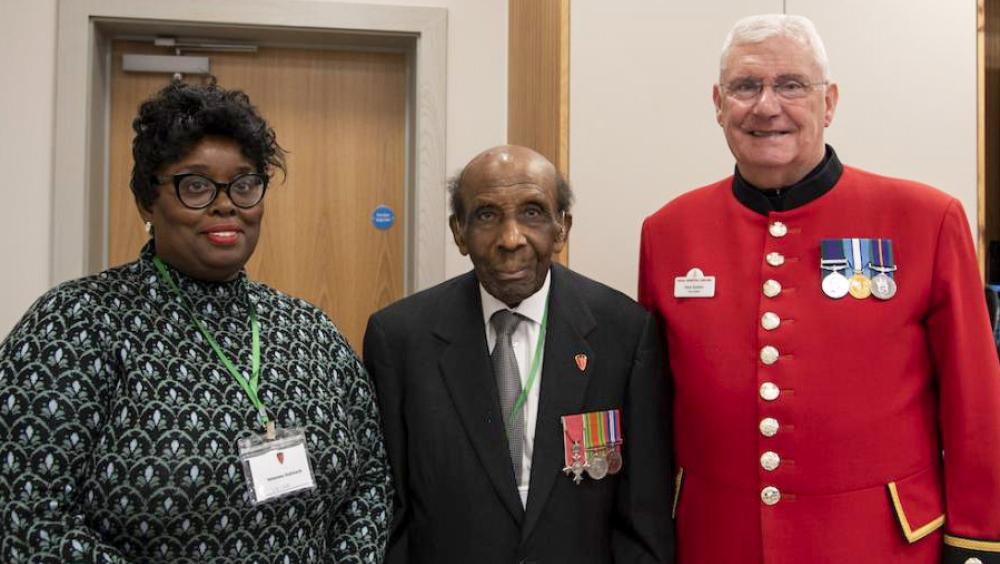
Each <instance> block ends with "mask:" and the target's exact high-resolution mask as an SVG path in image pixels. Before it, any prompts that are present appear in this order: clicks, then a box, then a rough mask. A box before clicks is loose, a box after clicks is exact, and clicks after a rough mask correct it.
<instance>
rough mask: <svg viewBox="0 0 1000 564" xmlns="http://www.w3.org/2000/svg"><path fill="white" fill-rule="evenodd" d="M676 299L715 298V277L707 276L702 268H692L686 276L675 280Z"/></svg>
mask: <svg viewBox="0 0 1000 564" xmlns="http://www.w3.org/2000/svg"><path fill="white" fill-rule="evenodd" d="M674 297H675V298H714V297H715V276H705V274H704V273H703V272H702V271H701V269H700V268H692V269H691V270H689V271H688V273H687V275H686V276H678V277H676V278H674Z"/></svg>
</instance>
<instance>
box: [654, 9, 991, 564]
mask: <svg viewBox="0 0 1000 564" xmlns="http://www.w3.org/2000/svg"><path fill="white" fill-rule="evenodd" d="M837 98H838V90H837V85H836V84H834V83H832V82H831V81H830V77H829V74H828V70H827V60H826V54H825V50H824V48H823V45H822V43H821V40H820V39H819V37H818V35H817V34H816V31H815V28H814V27H813V25H812V23H810V22H809V21H808V20H806V19H805V18H801V17H795V16H783V15H776V16H755V17H751V18H747V19H745V20H742V21H740V22H738V23H737V24H736V26H735V27H734V28H733V30H732V31H731V32H730V34H729V37H728V38H727V40H726V42H725V46H724V48H723V54H722V60H721V69H720V76H719V83H718V85H716V86H715V87H714V89H713V99H714V101H715V107H716V117H717V119H718V122H719V124H720V125H721V126H722V128H723V131H724V133H725V136H726V141H727V142H728V144H729V147H730V149H731V150H732V153H733V155H734V156H735V158H736V172H735V174H734V175H733V176H731V177H729V178H726V179H724V180H721V181H719V182H716V183H714V184H711V185H709V186H705V187H703V188H700V189H697V190H694V191H692V192H689V193H687V194H685V195H683V196H681V197H679V198H677V199H675V200H674V201H672V202H670V203H669V204H667V205H666V206H664V207H663V208H662V209H660V210H659V211H657V212H656V213H655V214H653V215H652V216H650V217H649V218H647V219H646V221H645V223H644V225H643V231H642V248H641V253H640V269H639V297H640V301H641V302H643V303H644V304H645V305H646V306H647V307H649V308H651V309H653V310H654V311H655V312H656V313H657V315H658V317H659V318H660V320H661V322H662V323H663V327H664V330H665V334H666V340H667V345H668V350H669V356H670V366H671V369H672V373H673V379H674V389H675V390H674V391H675V405H674V414H675V422H676V425H675V426H674V428H675V430H676V431H675V435H676V437H675V439H676V440H675V443H676V446H675V448H676V461H677V469H676V470H677V475H678V479H677V494H676V495H677V497H676V498H675V500H674V504H675V505H674V508H675V512H676V513H675V515H676V528H677V539H678V550H679V553H678V561H679V562H681V563H682V564H691V563H698V562H706V563H709V562H711V563H718V562H740V563H755V562H762V563H768V564H771V563H804V562H809V563H817V562H823V563H826V562H829V563H851V564H857V563H867V562H871V563H880V564H881V563H885V562H906V563H908V564H930V563H939V562H942V561H943V562H946V563H952V562H957V563H965V564H977V563H996V562H1000V365H998V362H997V355H996V351H995V350H994V348H993V347H992V344H991V340H990V330H989V324H988V321H987V316H986V309H985V307H984V304H983V293H982V292H983V291H982V281H981V279H980V277H979V271H978V269H977V264H976V257H975V253H974V249H973V245H972V241H971V238H970V230H969V226H968V223H967V221H966V219H965V213H964V212H963V210H962V207H961V205H960V203H959V202H958V201H957V200H956V199H955V198H953V197H951V196H949V195H947V194H945V193H943V192H940V191H938V190H935V189H933V188H930V187H928V186H924V185H921V184H917V183H915V182H909V181H904V180H897V179H892V178H886V177H882V176H877V175H874V174H871V173H868V172H864V171H861V170H858V169H855V168H851V167H846V166H843V165H841V163H840V161H839V160H838V158H837V155H836V154H835V153H834V151H833V149H832V148H830V147H829V146H826V145H825V144H824V142H823V131H824V128H825V127H826V126H828V125H830V122H831V120H832V119H833V115H834V110H835V109H836V106H837Z"/></svg>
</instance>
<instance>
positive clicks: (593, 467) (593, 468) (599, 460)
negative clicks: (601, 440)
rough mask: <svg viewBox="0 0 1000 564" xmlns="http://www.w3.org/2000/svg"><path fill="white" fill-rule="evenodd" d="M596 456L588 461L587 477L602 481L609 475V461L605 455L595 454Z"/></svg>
mask: <svg viewBox="0 0 1000 564" xmlns="http://www.w3.org/2000/svg"><path fill="white" fill-rule="evenodd" d="M593 455H594V456H592V457H588V458H589V460H588V461H587V466H586V469H587V475H588V476H590V477H591V478H593V479H594V480H600V479H601V478H603V477H605V476H607V475H608V460H607V459H606V458H604V453H601V452H595V453H593Z"/></svg>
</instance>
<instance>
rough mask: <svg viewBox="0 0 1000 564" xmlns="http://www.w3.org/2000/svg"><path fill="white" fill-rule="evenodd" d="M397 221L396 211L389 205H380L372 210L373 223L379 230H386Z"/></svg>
mask: <svg viewBox="0 0 1000 564" xmlns="http://www.w3.org/2000/svg"><path fill="white" fill-rule="evenodd" d="M393 223H396V213H395V212H393V211H392V208H390V207H389V206H379V207H377V208H375V211H373V212H372V225H374V226H375V229H378V230H379V231H385V230H386V229H389V228H390V227H392V224H393Z"/></svg>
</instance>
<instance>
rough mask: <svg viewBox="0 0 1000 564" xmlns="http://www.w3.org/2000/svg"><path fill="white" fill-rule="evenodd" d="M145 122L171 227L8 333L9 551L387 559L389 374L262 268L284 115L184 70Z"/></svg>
mask: <svg viewBox="0 0 1000 564" xmlns="http://www.w3.org/2000/svg"><path fill="white" fill-rule="evenodd" d="M132 125H133V129H134V130H135V140H134V141H133V145H132V152H133V157H134V160H135V167H134V168H133V171H132V181H131V187H132V192H133V193H134V195H135V200H136V204H137V207H138V208H139V213H140V215H141V216H142V218H143V220H144V221H145V222H146V226H147V230H148V231H149V232H150V233H151V240H150V242H149V243H148V244H147V245H146V246H145V248H144V249H143V250H142V253H141V255H140V257H139V259H138V260H137V261H135V262H133V263H131V264H127V265H125V266H121V267H118V268H112V269H110V270H107V271H105V272H102V273H100V274H97V275H95V276H89V277H86V278H82V279H79V280H75V281H71V282H67V283H65V284H62V285H60V286H58V287H57V288H55V289H53V290H51V291H49V292H48V293H47V294H45V295H44V296H42V298H41V299H39V300H38V301H37V302H36V303H35V304H34V306H32V308H31V309H30V310H29V311H28V312H27V314H25V316H24V318H23V319H22V320H21V321H20V323H19V324H18V325H17V326H16V327H15V328H14V330H13V331H12V333H11V334H10V335H9V337H8V338H7V339H6V340H5V341H4V342H3V344H2V345H0V440H2V443H0V445H2V446H0V516H2V517H0V519H2V521H0V531H2V535H3V537H2V546H0V549H2V552H0V561H3V562H22V561H28V560H31V561H32V562H36V561H49V562H68V561H86V562H126V561H144V562H148V561H157V562H204V561H221V560H225V561H228V562H243V561H246V562H311V561H336V562H377V561H379V560H380V559H381V555H382V551H383V547H384V544H385V537H386V527H387V524H388V521H389V515H388V499H389V494H390V485H389V478H388V470H387V466H386V462H385V457H384V450H383V445H382V437H381V432H380V429H379V423H378V419H377V415H376V411H375V402H374V398H373V395H372V388H371V385H370V383H369V381H368V377H367V375H366V374H365V372H364V369H363V368H362V365H361V364H360V363H359V361H358V359H357V358H356V356H355V355H354V353H353V352H352V351H351V349H350V348H349V346H348V344H347V342H346V341H345V339H344V338H343V337H342V336H341V334H340V333H339V332H338V331H337V329H336V328H335V327H334V326H333V324H332V323H331V322H330V320H329V319H328V318H327V317H326V316H325V315H324V314H323V313H322V312H321V311H320V310H319V309H317V308H315V307H313V306H311V305H309V304H307V303H306V302H304V301H302V300H299V299H295V298H292V297H289V296H286V295H284V294H281V293H280V292H278V291H276V290H274V289H272V288H269V287H267V286H265V285H263V284H260V283H258V282H253V281H251V280H249V279H248V278H247V277H246V274H245V273H244V271H243V267H244V265H245V264H246V262H247V260H249V259H250V256H251V255H252V254H253V251H254V247H255V246H256V244H257V239H258V235H259V232H260V226H261V218H262V216H263V211H264V204H263V198H264V194H265V192H266V189H267V185H268V174H269V172H271V171H272V170H274V169H276V168H277V169H281V170H282V171H284V159H283V154H284V152H283V151H282V149H281V148H280V147H279V146H278V144H277V143H276V141H275V136H274V132H273V130H271V128H270V127H269V126H268V124H267V123H266V122H265V121H264V120H263V119H262V118H261V117H260V116H259V115H258V114H257V111H256V109H255V108H254V107H253V106H252V105H251V104H250V101H249V99H248V98H247V96H246V95H245V94H244V93H242V92H239V91H227V90H224V89H222V88H219V87H217V86H215V85H214V84H212V85H208V86H189V85H185V84H183V83H180V82H174V83H173V84H171V85H170V86H168V87H166V88H164V89H163V90H162V91H160V92H159V93H158V94H157V95H156V96H154V97H153V98H151V99H150V100H148V101H146V102H145V103H144V104H143V105H142V106H141V108H140V109H139V115H138V117H137V118H136V119H135V121H134V122H133V124H132ZM305 452H308V454H304V453H305ZM305 460H308V463H306V462H305ZM310 475H311V476H310ZM310 477H311V481H310ZM311 485H312V487H310V486H311Z"/></svg>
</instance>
